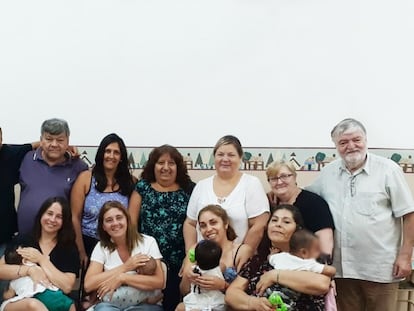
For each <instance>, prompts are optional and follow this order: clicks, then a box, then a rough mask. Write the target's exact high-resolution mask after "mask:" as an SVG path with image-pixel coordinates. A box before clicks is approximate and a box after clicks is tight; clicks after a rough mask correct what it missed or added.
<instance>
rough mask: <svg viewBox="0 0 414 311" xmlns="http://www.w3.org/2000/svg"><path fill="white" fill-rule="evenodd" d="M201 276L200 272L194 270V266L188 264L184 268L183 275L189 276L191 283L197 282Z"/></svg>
mask: <svg viewBox="0 0 414 311" xmlns="http://www.w3.org/2000/svg"><path fill="white" fill-rule="evenodd" d="M199 276H200V274H199V273H195V272H194V266H187V268H185V269H184V268H183V273H182V277H185V278H187V279H188V280H189V281H190V282H191V283H196V282H197V278H198V277H199Z"/></svg>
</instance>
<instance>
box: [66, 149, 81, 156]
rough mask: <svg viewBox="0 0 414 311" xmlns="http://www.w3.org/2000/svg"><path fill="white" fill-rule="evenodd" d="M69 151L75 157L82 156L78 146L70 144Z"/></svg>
mask: <svg viewBox="0 0 414 311" xmlns="http://www.w3.org/2000/svg"><path fill="white" fill-rule="evenodd" d="M67 151H68V152H69V154H70V155H71V157H73V158H79V157H80V153H79V149H78V147H76V146H68V150H67Z"/></svg>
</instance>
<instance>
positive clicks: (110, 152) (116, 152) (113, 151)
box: [103, 143, 121, 171]
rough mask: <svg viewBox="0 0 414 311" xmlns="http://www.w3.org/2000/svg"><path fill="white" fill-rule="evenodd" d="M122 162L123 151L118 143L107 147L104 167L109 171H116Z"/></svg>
mask: <svg viewBox="0 0 414 311" xmlns="http://www.w3.org/2000/svg"><path fill="white" fill-rule="evenodd" d="M120 161H121V149H120V148H119V144H118V143H111V144H109V145H108V146H106V148H105V151H104V156H103V167H104V169H105V170H108V171H116V169H117V167H118V164H119V162H120Z"/></svg>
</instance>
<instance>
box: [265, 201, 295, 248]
mask: <svg viewBox="0 0 414 311" xmlns="http://www.w3.org/2000/svg"><path fill="white" fill-rule="evenodd" d="M296 228H297V224H296V222H295V220H294V218H293V214H292V212H291V211H289V210H287V209H277V210H276V211H275V212H274V213H273V214H272V217H271V218H270V221H269V223H268V226H267V235H268V237H269V239H270V241H271V242H272V246H275V247H279V248H282V249H283V246H284V245H286V243H289V241H290V238H291V236H292V234H293V233H294V232H295V231H296Z"/></svg>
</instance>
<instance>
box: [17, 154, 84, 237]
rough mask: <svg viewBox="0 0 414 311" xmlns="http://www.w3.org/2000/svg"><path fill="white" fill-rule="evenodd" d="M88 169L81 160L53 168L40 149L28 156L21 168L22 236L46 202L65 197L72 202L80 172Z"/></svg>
mask: <svg viewBox="0 0 414 311" xmlns="http://www.w3.org/2000/svg"><path fill="white" fill-rule="evenodd" d="M87 169H88V166H87V165H86V163H85V162H83V161H82V160H81V159H78V158H77V159H72V158H70V157H68V158H66V160H65V161H64V162H63V163H60V164H56V165H53V166H49V164H47V162H45V161H44V160H43V158H42V150H41V148H38V149H37V150H36V151H31V152H28V153H27V154H26V156H25V157H24V159H23V162H22V164H21V166H20V179H19V183H20V186H21V192H20V201H19V206H18V208H17V223H18V229H19V233H23V234H26V233H29V232H31V230H32V227H33V224H34V219H35V217H36V214H37V212H38V211H39V209H40V206H41V205H42V203H43V202H44V201H45V200H46V199H48V198H50V197H57V196H61V197H64V198H66V199H67V200H69V198H70V191H71V189H72V185H73V183H74V182H75V179H76V178H77V177H78V175H79V173H80V172H82V171H84V170H87Z"/></svg>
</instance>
